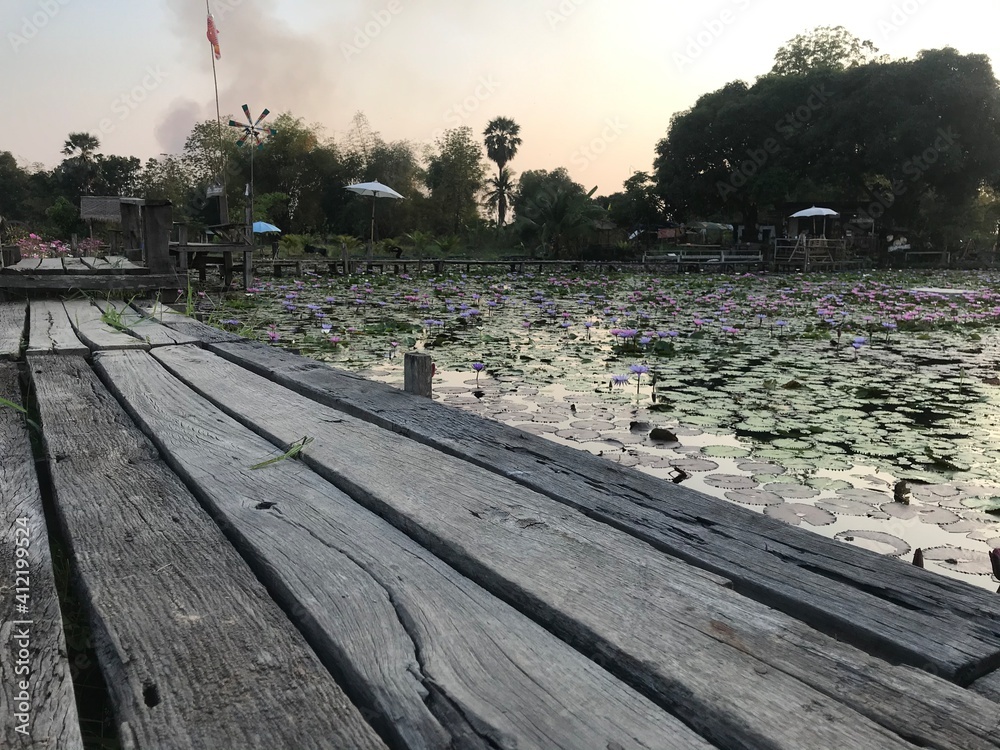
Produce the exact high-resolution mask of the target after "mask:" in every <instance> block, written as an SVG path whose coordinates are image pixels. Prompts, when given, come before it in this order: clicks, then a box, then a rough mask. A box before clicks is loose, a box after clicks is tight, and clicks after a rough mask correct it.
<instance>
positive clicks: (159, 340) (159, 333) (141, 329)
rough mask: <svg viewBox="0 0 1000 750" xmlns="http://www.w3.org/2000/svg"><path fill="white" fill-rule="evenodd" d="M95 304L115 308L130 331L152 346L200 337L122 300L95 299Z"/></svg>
mask: <svg viewBox="0 0 1000 750" xmlns="http://www.w3.org/2000/svg"><path fill="white" fill-rule="evenodd" d="M94 304H96V305H97V307H98V308H100V310H101V312H104V311H105V310H114V311H116V312H117V314H118V315H119V316H120V321H121V323H122V325H124V326H125V327H126V328H127V329H128V331H129V332H130V333H131V334H132V335H133V336H137V337H138V338H140V339H142V340H143V341H145V342H146V343H148V344H149V345H150V346H172V345H176V344H196V343H198V339H197V338H195V337H194V336H190V335H188V334H185V333H181V332H180V331H175V330H174V329H172V328H168V327H167V326H165V325H163V324H162V323H160V322H159V321H158V320H156V318H154V317H152V316H149V315H143V314H142V313H140V312H139V311H138V310H137V309H136V308H134V307H132V306H131V305H130V304H128V303H127V302H123V301H121V300H105V299H99V300H95V302H94Z"/></svg>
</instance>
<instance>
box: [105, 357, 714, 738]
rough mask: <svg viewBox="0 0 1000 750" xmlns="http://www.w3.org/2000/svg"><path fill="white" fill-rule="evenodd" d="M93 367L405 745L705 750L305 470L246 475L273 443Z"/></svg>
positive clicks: (137, 375) (123, 373)
mask: <svg viewBox="0 0 1000 750" xmlns="http://www.w3.org/2000/svg"><path fill="white" fill-rule="evenodd" d="M95 362H96V365H97V368H98V370H99V371H101V372H102V374H103V375H106V377H104V378H103V379H104V381H105V382H106V383H108V384H109V387H111V388H112V389H113V390H114V392H115V393H116V395H117V396H118V397H119V399H120V400H121V401H122V402H123V403H124V404H125V405H126V408H127V409H128V411H129V413H130V414H131V415H132V416H133V417H134V418H135V419H136V421H137V422H138V423H139V424H140V425H142V427H143V430H144V431H145V432H146V433H147V434H149V435H151V436H152V437H153V440H154V442H155V443H156V444H157V446H158V447H159V448H160V449H161V451H162V452H163V454H164V456H165V457H166V460H167V461H168V462H169V463H170V464H171V466H172V467H173V468H174V469H175V470H176V471H178V472H179V473H180V475H181V476H182V477H183V478H184V479H185V480H186V482H187V484H188V485H189V486H191V487H197V488H198V490H199V494H200V496H201V498H202V499H203V502H204V503H205V504H206V506H207V507H208V508H209V509H210V511H211V512H212V514H213V516H214V517H215V518H216V520H217V521H219V523H220V524H221V525H222V527H223V528H224V529H226V530H227V534H228V535H229V536H230V538H231V539H237V540H238V544H239V546H240V548H241V549H242V550H243V551H244V556H245V557H250V558H251V559H252V560H253V561H255V562H256V567H257V569H258V570H261V571H263V574H264V576H265V583H267V585H268V588H269V589H270V590H271V591H277V592H280V594H279V596H281V597H282V602H281V603H282V605H283V608H284V609H285V611H287V612H292V617H293V619H295V620H296V621H297V623H298V624H299V625H300V628H301V629H304V630H305V631H306V632H307V633H308V634H309V636H310V640H311V642H312V644H313V646H314V647H315V648H316V649H317V651H318V652H319V653H320V656H321V658H324V661H334V662H340V663H338V664H337V665H336V666H335V668H334V670H335V671H336V672H339V673H341V674H350V675H352V683H353V685H352V688H353V690H354V691H355V694H362V695H364V696H366V697H367V701H366V702H367V704H368V705H367V706H366V708H369V709H371V710H373V711H374V712H376V713H377V714H378V715H379V716H381V717H383V723H384V724H385V725H386V726H387V728H388V730H389V731H390V732H391V734H392V736H393V737H394V738H395V740H396V741H397V742H398V743H400V746H401V747H407V748H429V749H430V748H438V747H452V746H458V745H457V744H453V743H457V742H458V740H459V739H460V738H461V736H462V735H463V734H464V733H471V734H472V736H474V737H478V738H482V739H481V741H482V742H483V744H484V745H486V746H495V745H492V744H490V743H489V741H488V740H487V739H486V738H494V739H495V738H499V737H503V738H504V741H503V746H505V747H519V748H528V747H537V748H553V749H554V748H565V750H586V749H592V750H606V748H607V747H621V748H650V747H658V748H664V749H666V748H678V750H679V749H680V748H706V749H707V748H708V747H709V745H708V744H707V743H705V742H703V741H701V740H699V739H698V737H697V735H695V734H694V733H693V732H692V731H691V730H689V729H688V728H687V727H685V726H684V725H683V724H681V722H679V721H678V720H677V719H675V718H673V717H671V716H670V715H669V714H667V713H665V712H664V711H662V709H659V708H657V707H656V706H655V705H654V704H652V703H651V702H650V701H649V700H648V699H646V698H644V697H643V696H642V695H640V694H639V693H637V692H635V691H634V690H632V689H630V688H628V687H626V686H625V685H624V684H622V683H621V682H620V681H618V680H617V679H615V678H614V677H612V676H611V675H610V674H608V673H607V672H606V671H605V670H603V669H601V668H600V667H598V666H597V665H595V664H594V663H593V662H591V661H590V660H588V659H587V658H586V657H584V656H583V655H582V654H580V653H579V652H577V651H575V650H574V649H572V648H570V647H569V646H568V645H566V644H565V643H563V642H562V641H560V640H558V639H557V638H556V637H555V636H553V635H551V634H550V633H548V632H547V631H545V630H544V629H543V628H541V627H540V626H538V625H537V624H535V623H534V622H532V621H531V620H529V619H527V618H526V617H524V616H523V615H520V614H518V613H517V612H516V611H515V610H513V609H512V608H511V607H509V606H508V605H506V604H504V603H502V602H500V601H499V600H498V599H496V598H495V597H493V596H492V595H490V594H488V593H487V592H485V591H484V590H483V589H482V588H480V587H479V586H476V585H475V584H473V583H472V582H471V581H469V580H468V579H466V578H464V577H462V576H460V575H458V574H457V573H456V572H455V571H454V570H453V569H451V568H450V567H448V566H447V565H446V564H444V563H443V562H441V561H440V560H439V559H437V558H435V557H434V556H433V555H431V554H430V553H429V552H427V551H426V550H424V549H423V548H422V547H420V546H419V545H418V544H417V543H416V542H414V541H413V540H411V539H410V538H409V537H407V536H406V535H405V534H403V533H401V532H400V531H398V530H397V529H395V528H394V527H393V526H392V525H390V524H389V523H387V522H386V521H383V520H382V519H380V518H378V517H377V516H376V515H374V514H373V513H371V512H370V511H367V510H365V509H363V508H362V507H361V506H359V505H358V504H357V503H355V502H354V501H353V500H352V499H351V498H350V497H348V496H347V495H345V494H344V493H342V492H340V491H339V490H337V489H336V488H335V487H333V486H332V485H330V484H329V483H327V482H326V481H324V480H322V479H320V478H319V477H318V476H317V475H316V474H315V473H313V472H312V471H310V470H309V469H308V468H307V467H306V466H305V465H304V464H302V462H300V461H280V462H277V463H275V464H273V465H271V466H268V467H267V468H266V469H262V470H259V471H255V470H253V469H251V468H250V467H251V465H252V464H254V463H256V462H257V461H260V460H262V458H263V457H266V456H268V455H269V454H271V453H273V446H272V445H271V444H270V443H268V442H267V441H266V440H264V439H263V438H261V437H258V436H257V435H255V434H254V433H253V432H251V431H250V430H248V429H246V428H245V427H243V426H241V425H239V424H238V423H237V422H235V421H234V420H232V419H230V418H229V417H226V416H225V415H223V414H222V413H221V412H220V411H218V410H217V409H215V408H214V407H212V406H211V405H209V404H208V403H207V402H206V401H205V400H204V399H202V398H200V397H199V396H197V395H195V394H194V392H193V391H191V390H190V389H189V388H188V387H186V386H185V385H183V384H182V383H180V381H178V380H177V379H176V378H174V377H173V376H171V375H170V374H168V373H167V372H166V370H165V369H164V368H163V367H161V366H160V365H159V363H157V362H156V361H155V360H153V359H152V358H151V357H149V356H148V355H146V354H144V353H139V352H114V353H102V354H100V355H98V356H97V357H96V358H95ZM259 507H264V508H265V509H264V510H257V509H256V508H259ZM290 549H293V550H295V554H294V559H292V558H290V557H289V555H288V550H290ZM345 590H349V591H350V592H351V596H349V597H345V596H344V591H345ZM344 662H346V663H344ZM442 701H444V706H442V705H440V704H441V702H442ZM448 705H451V706H460V707H461V711H460V712H454V711H447V710H443V709H444V708H446V707H447V706H448ZM449 714H451V715H449ZM387 717H391V718H387ZM456 724H457V726H456Z"/></svg>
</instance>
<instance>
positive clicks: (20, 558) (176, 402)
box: [0, 299, 1000, 750]
mask: <svg viewBox="0 0 1000 750" xmlns="http://www.w3.org/2000/svg"><path fill="white" fill-rule="evenodd" d="M0 359H2V360H3V361H0V397H2V398H4V399H6V400H7V401H8V402H10V403H12V404H15V405H16V404H23V405H25V406H26V407H27V408H28V418H29V419H30V421H27V422H26V421H25V418H24V417H23V416H22V415H21V414H20V413H18V412H17V411H15V410H14V408H11V407H10V406H6V407H0V457H2V465H0V510H2V513H3V518H4V526H3V532H4V536H3V544H2V545H0V560H2V565H0V590H2V591H3V594H4V595H3V597H2V598H0V614H2V626H0V627H2V641H3V643H4V648H3V650H2V651H0V696H2V698H3V700H2V702H0V705H2V706H3V710H4V713H3V731H2V734H0V737H2V743H0V744H2V745H3V747H5V748H58V749H59V750H78V749H79V748H81V747H82V736H83V734H84V731H82V730H81V726H84V727H87V726H90V725H91V723H92V720H93V719H94V717H93V716H88V715H86V714H85V713H82V712H81V711H80V710H78V708H77V702H76V701H75V700H74V685H73V681H72V676H73V673H74V671H75V670H77V669H78V668H79V659H80V655H79V654H75V653H74V654H68V653H67V643H66V638H65V635H64V630H63V622H64V619H63V618H64V617H70V615H67V614H64V613H63V614H61V608H60V607H61V602H60V600H59V599H58V598H57V594H56V587H55V584H54V581H55V575H54V572H53V566H54V565H55V567H56V568H57V569H58V570H64V569H66V568H68V569H69V571H70V572H71V573H72V577H73V579H74V580H75V582H76V586H75V591H76V596H77V597H78V598H79V600H80V602H81V604H82V607H83V610H84V613H85V619H86V625H87V626H88V627H89V632H90V633H91V636H90V638H91V645H92V646H93V650H92V651H90V652H88V653H89V654H90V655H91V656H92V658H94V659H96V660H97V662H98V663H99V665H100V670H101V673H102V674H103V677H104V682H105V684H106V690H107V699H108V701H109V703H110V706H111V708H112V712H113V717H114V719H113V722H111V723H110V724H111V726H109V727H107V732H108V734H109V735H110V737H111V739H109V740H108V741H109V742H118V743H119V744H120V746H121V747H124V748H185V749H188V748H190V749H192V750H193V749H195V748H198V749H209V748H211V749H215V748H240V749H241V750H245V749H257V748H259V749H260V750H278V749H285V748H287V749H289V750H293V749H294V750H303V749H307V748H316V749H320V748H337V749H338V750H350V749H365V750H374V749H376V748H394V749H396V748H398V749H404V748H406V749H410V748H413V749H415V748H421V749H433V748H482V749H490V748H493V749H495V748H518V749H523V750H526V749H528V748H538V749H539V750H541V749H542V748H544V749H545V750H551V749H553V748H561V749H564V750H637V749H639V748H645V749H646V750H649V749H656V750H659V749H661V748H662V749H677V750H680V749H681V748H685V749H687V748H695V749H699V750H709V749H710V748H780V749H781V750H803V749H805V748H808V749H809V750H824V749H825V750H843V749H844V748H852V749H855V748H856V749H862V750H902V749H904V748H906V749H910V750H912V749H913V748H917V747H920V748H939V749H941V750H945V749H947V750H959V749H962V750H967V749H968V748H977V749H978V748H998V747H1000V729H998V727H1000V674H998V672H997V671H996V670H997V668H998V667H1000V606H998V604H1000V599H998V597H997V595H996V594H992V593H991V592H988V591H985V590H983V589H978V588H973V587H971V586H969V585H966V584H963V583H960V582H956V581H953V580H950V579H948V578H945V577H943V576H938V575H935V574H933V573H931V572H928V571H924V570H922V569H918V568H915V567H914V566H912V565H908V564H905V563H903V562H900V561H898V560H895V559H891V558H887V557H881V556H878V555H876V554H874V553H870V552H867V551H865V550H861V549H858V548H855V547H851V546H848V545H845V544H842V543H839V542H836V541H834V540H831V539H826V538H823V537H820V536H818V535H813V534H810V533H809V532H806V531H802V530H800V529H798V528H793V527H790V526H787V525H784V524H782V523H781V522H779V521H776V520H774V519H771V518H769V517H766V516H764V515H762V514H757V513H754V512H751V511H749V510H747V509H745V508H741V507H737V506H735V505H732V504H729V503H726V502H724V501H722V500H718V499H714V498H711V497H708V496H706V495H702V494H700V493H697V492H693V491H691V490H688V489H685V488H683V487H680V486H677V485H674V484H672V483H670V482H666V481H663V480H660V479H657V478H654V477H651V476H648V475H645V474H642V473H639V472H635V471H632V470H630V469H623V468H621V467H619V466H617V465H615V464H613V463H612V462H609V461H607V460H605V459H602V458H599V457H595V456H592V455H590V454H589V453H586V452H581V451H577V450H574V449H572V448H568V447H563V446H560V445H556V444H554V443H551V442H548V441H546V440H544V439H543V438H540V437H536V436H533V435H529V434H526V433H524V432H521V431H519V430H516V429H513V428H511V427H508V426H505V425H502V424H499V423H495V422H491V421H488V420H484V419H481V418H479V417H477V416H474V415H470V414H467V413H463V412H460V411H457V410H455V409H453V408H450V407H447V406H444V405H441V404H439V403H436V402H434V401H432V400H430V399H427V398H421V397H418V396H415V395H412V394H410V393H407V392H404V391H401V390H397V389H395V388H392V387H389V386H386V385H382V384H378V383H374V382H370V381H367V380H364V379H362V378H359V377H356V376H354V375H351V374H348V373H345V372H341V371H338V370H335V369H332V368H329V367H327V366H325V365H323V364H321V363H318V362H315V361H312V360H308V359H305V358H302V357H298V356H295V355H292V354H288V353H285V352H283V351H280V350H277V349H274V348H270V347H267V346H265V345H261V344H258V343H254V342H250V341H245V340H241V339H239V338H237V337H236V336H233V335H230V334H228V333H226V332H223V331H219V330H216V329H213V328H209V327H207V326H204V325H201V324H199V323H197V322H195V321H192V320H190V319H188V318H186V317H184V316H181V315H178V314H176V313H173V312H170V311H168V310H165V309H151V308H141V307H130V306H126V305H124V304H123V303H116V302H107V301H98V302H91V301H89V300H85V299H84V300H76V301H67V302H62V301H57V300H31V301H30V302H29V303H6V304H3V305H0ZM32 431H35V432H36V433H37V434H36V435H35V437H36V438H38V440H36V441H34V442H35V448H34V449H33V447H32V442H33V441H32ZM50 542H54V544H50ZM52 549H55V550H57V552H56V556H55V559H53V553H52V552H51V551H50V550H52ZM62 604H65V602H62ZM74 625H75V626H79V625H80V623H74ZM79 688H80V686H79V685H78V686H77V689H79Z"/></svg>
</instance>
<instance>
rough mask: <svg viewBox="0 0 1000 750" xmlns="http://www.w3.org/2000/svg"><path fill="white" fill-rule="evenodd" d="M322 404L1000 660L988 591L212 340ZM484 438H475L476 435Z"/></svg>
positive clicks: (909, 641)
mask: <svg viewBox="0 0 1000 750" xmlns="http://www.w3.org/2000/svg"><path fill="white" fill-rule="evenodd" d="M206 346H207V347H208V348H209V349H210V350H212V351H214V352H216V353H218V354H220V355H222V356H223V357H226V358H227V359H230V360H231V361H233V362H234V363H236V364H238V365H240V366H242V367H244V368H246V369H249V370H252V371H253V372H256V373H258V374H260V375H263V376H265V377H266V378H268V379H270V380H272V381H273V382H276V383H279V384H281V385H284V386H286V387H289V388H291V389H293V390H295V391H297V392H298V393H301V394H303V395H306V396H307V397H309V398H310V399H312V400H314V401H317V402H319V403H323V404H327V405H329V406H332V407H334V408H337V409H341V410H344V411H345V412H347V413H350V414H353V415H356V416H359V417H361V418H363V419H366V420H368V421H371V422H373V423H375V424H379V425H381V426H383V427H386V428H388V429H391V430H393V431H395V432H398V433H401V434H403V435H405V436H406V437H408V438H410V439H413V440H418V441H420V442H423V443H425V444H427V445H430V446H432V447H434V448H436V449H438V450H441V451H443V452H446V453H450V454H452V455H454V456H457V457H459V458H462V459H463V460H467V461H470V462H472V463H475V464H477V465H479V466H482V467H484V468H486V469H489V470H491V471H493V472H495V473H496V474H498V475H500V476H503V477H507V478H510V479H512V480H514V481H516V482H518V483H520V484H523V485H524V486H526V487H529V488H531V489H533V490H535V491H537V492H541V493H542V494H544V495H546V496H548V497H551V498H553V499H556V500H559V501H560V502H563V503H566V504H567V505H570V506H572V507H576V508H578V509H580V510H582V511H583V512H584V513H586V514H587V515H589V516H591V517H593V518H595V519H598V520H600V521H602V522H604V523H608V524H610V525H613V526H615V527H617V528H620V529H623V530H625V531H627V532H628V533H630V534H633V535H634V536H636V537H638V538H640V539H643V540H644V541H646V542H648V543H649V544H652V545H653V546H654V547H656V548H658V549H661V550H663V551H665V552H667V553H669V554H671V555H675V556H677V557H679V558H680V559H682V560H686V561H688V562H690V563H692V564H695V565H697V566H698V567H701V568H704V569H706V570H711V571H713V572H716V573H718V574H720V575H724V576H725V577H727V578H729V579H730V580H732V581H733V585H734V587H735V588H736V590H737V591H739V592H740V593H742V594H744V595H745V596H749V597H752V598H754V599H757V600H758V601H761V602H763V603H765V604H767V605H769V606H772V607H775V608H778V609H781V610H783V611H785V612H787V613H789V614H792V615H793V616H795V617H797V618H799V619H802V620H804V621H806V622H808V623H810V624H811V625H812V626H813V627H817V628H819V629H821V630H823V631H825V632H828V633H830V634H831V635H833V636H835V637H837V638H840V639H842V640H845V641H848V642H850V643H853V644H855V645H857V646H859V647H860V648H864V649H865V650H868V651H872V652H874V653H877V654H879V655H880V656H883V657H885V658H889V659H893V660H899V661H903V662H905V663H910V664H912V665H913V666H917V667H921V668H928V666H930V668H932V669H934V670H935V671H937V672H938V673H939V674H942V675H945V676H947V677H949V678H953V679H955V678H961V679H966V680H968V679H972V678H973V677H975V676H977V675H978V674H982V673H984V672H985V671H989V670H992V669H995V668H996V667H997V666H1000V612H998V611H997V609H996V607H995V604H994V602H993V601H992V600H991V599H987V600H984V599H983V597H982V596H981V592H979V591H977V590H974V589H971V588H966V587H962V588H961V590H960V591H958V592H956V591H954V590H953V587H952V586H951V583H950V582H948V581H947V580H946V579H944V578H943V577H941V576H928V575H926V574H925V572H924V571H922V570H919V569H917V568H915V567H914V566H912V565H906V564H904V563H901V562H899V561H895V560H888V559H886V558H883V557H878V556H875V555H871V554H868V553H867V552H863V551H860V550H858V549H857V548H855V547H852V546H850V545H845V544H842V543H839V542H836V541H833V540H829V539H825V538H823V537H819V536H817V535H813V534H806V535H803V534H802V533H801V530H799V529H794V528H792V527H790V526H788V525H786V524H783V523H781V522H779V521H775V520H774V519H771V518H768V517H767V516H764V515H761V514H758V513H751V512H747V511H746V510H744V509H742V508H739V507H737V506H735V505H732V504H730V503H719V502H718V501H716V500H715V499H714V498H711V497H708V496H705V495H702V494H701V493H698V492H694V491H691V490H688V489H687V488H684V487H677V486H673V487H671V488H670V491H669V492H666V491H665V490H664V487H663V482H662V481H661V480H658V479H656V478H654V477H650V476H648V475H646V474H642V473H640V472H635V471H631V470H628V469H622V468H621V467H618V466H616V465H615V464H613V463H612V462H609V461H605V460H602V459H600V458H598V457H595V456H592V455H590V454H589V453H587V452H584V451H578V450H575V449H573V448H569V447H565V446H560V445H557V444H554V443H552V442H551V441H547V440H545V439H544V438H540V437H537V436H534V435H529V434H527V433H524V432H522V431H520V430H517V429H514V428H512V427H509V426H507V425H503V424H500V423H497V422H492V421H486V422H484V421H483V420H481V419H479V418H478V417H476V416H474V415H470V414H467V413H465V412H461V411H459V410H456V409H450V408H447V407H445V406H443V405H441V404H437V403H434V402H427V401H420V400H414V399H411V398H409V397H408V395H407V394H405V393H401V392H400V391H399V390H398V389H396V388H392V387H390V386H386V385H381V384H376V383H372V382H370V381H367V380H365V379H363V378H360V377H357V376H355V375H352V374H350V373H346V372H343V371H339V370H335V369H333V368H330V367H327V366H326V365H323V364H322V363H319V362H316V361H310V360H304V359H303V358H302V357H298V356H295V355H292V354H289V353H287V352H284V351H282V350H280V349H276V348H272V347H268V346H264V345H260V344H252V343H238V342H233V343H222V342H220V343H215V342H212V343H208V344H206ZM470 434H475V435H476V436H477V439H475V440H470V439H469V438H468V436H469V435H470Z"/></svg>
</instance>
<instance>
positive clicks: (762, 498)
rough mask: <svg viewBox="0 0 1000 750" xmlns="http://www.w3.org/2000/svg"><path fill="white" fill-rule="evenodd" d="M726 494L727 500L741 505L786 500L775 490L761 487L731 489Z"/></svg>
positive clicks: (777, 503)
mask: <svg viewBox="0 0 1000 750" xmlns="http://www.w3.org/2000/svg"><path fill="white" fill-rule="evenodd" d="M725 495H726V499H727V500H732V501H733V502H734V503H740V504H741V505H780V504H782V503H784V502H785V501H784V499H782V498H781V497H779V496H778V495H775V494H774V493H773V492H767V491H766V490H761V489H748V490H730V491H729V492H726V493H725Z"/></svg>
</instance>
